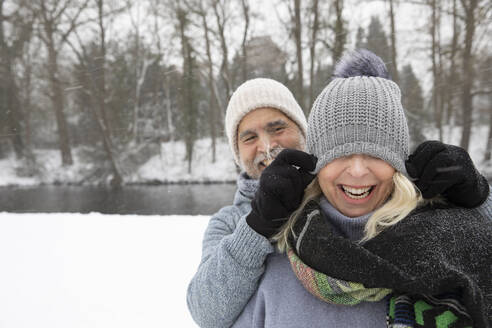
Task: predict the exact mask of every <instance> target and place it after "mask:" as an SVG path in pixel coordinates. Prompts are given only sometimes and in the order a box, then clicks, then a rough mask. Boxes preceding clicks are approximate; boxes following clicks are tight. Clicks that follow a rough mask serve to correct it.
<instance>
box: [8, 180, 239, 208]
mask: <svg viewBox="0 0 492 328" xmlns="http://www.w3.org/2000/svg"><path fill="white" fill-rule="evenodd" d="M235 190H236V185H235V184H207V185H203V184H190V185H162V186H125V187H124V188H122V189H120V190H112V189H110V188H105V187H80V186H40V187H3V188H0V212H1V211H7V212H17V213H32V212H36V213H53V212H80V213H88V212H100V213H110V214H144V215H150V214H161V215H169V214H188V215H197V214H203V215H210V214H213V213H215V212H216V211H217V210H218V209H219V208H221V207H222V206H225V205H228V204H231V203H232V199H233V197H234V192H235Z"/></svg>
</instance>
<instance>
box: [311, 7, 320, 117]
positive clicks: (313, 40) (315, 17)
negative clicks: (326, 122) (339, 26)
mask: <svg viewBox="0 0 492 328" xmlns="http://www.w3.org/2000/svg"><path fill="white" fill-rule="evenodd" d="M318 4H319V2H318V0H314V1H313V8H312V10H311V13H312V15H313V26H312V29H311V44H310V47H309V55H310V65H309V108H311V107H312V106H313V102H314V63H315V60H316V43H317V37H318V30H319V15H318Z"/></svg>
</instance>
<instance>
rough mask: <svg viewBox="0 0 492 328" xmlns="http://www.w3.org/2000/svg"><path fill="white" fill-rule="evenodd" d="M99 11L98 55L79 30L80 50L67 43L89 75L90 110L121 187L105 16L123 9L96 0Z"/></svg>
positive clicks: (115, 183) (115, 180)
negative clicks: (110, 105) (109, 108)
mask: <svg viewBox="0 0 492 328" xmlns="http://www.w3.org/2000/svg"><path fill="white" fill-rule="evenodd" d="M93 1H94V3H95V7H96V12H97V19H96V22H97V27H98V29H97V31H98V36H99V44H98V45H97V46H96V49H97V50H96V51H97V56H96V57H95V59H93V56H92V55H91V54H89V52H88V51H87V49H86V47H85V46H84V44H83V42H82V41H81V39H80V36H79V34H78V33H77V31H75V32H74V33H75V35H76V37H77V40H78V41H79V48H80V49H81V50H80V51H79V50H78V49H77V48H76V47H75V46H74V45H73V43H72V42H70V40H68V41H67V43H68V45H69V46H70V47H71V48H72V50H73V51H74V53H75V54H76V56H77V58H78V60H79V63H80V65H81V67H82V68H84V71H86V72H87V75H88V76H89V80H90V81H89V82H88V83H87V84H88V87H89V90H88V96H89V99H90V101H91V103H92V105H91V106H89V107H90V110H91V112H92V113H93V115H94V119H95V121H96V126H97V127H98V129H99V132H100V134H101V136H102V141H103V147H104V152H105V153H106V156H107V158H108V161H109V163H110V166H111V171H112V174H113V176H112V179H111V185H112V186H113V187H119V186H120V185H121V183H122V182H123V179H122V177H121V173H120V170H119V168H118V164H117V160H116V156H115V154H114V153H113V149H114V145H113V140H112V133H111V124H110V120H109V118H108V114H107V111H106V103H107V101H108V99H107V97H108V96H107V89H106V29H107V26H106V24H105V18H106V17H107V16H109V15H114V14H115V13H117V12H121V11H122V10H123V9H124V7H123V8H113V7H112V6H111V5H109V10H108V11H106V10H105V7H106V5H105V1H104V0H93Z"/></svg>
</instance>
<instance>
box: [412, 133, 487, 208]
mask: <svg viewBox="0 0 492 328" xmlns="http://www.w3.org/2000/svg"><path fill="white" fill-rule="evenodd" d="M405 166H406V168H407V172H408V174H409V175H410V177H412V178H414V179H416V181H414V183H415V184H416V185H417V187H418V188H419V189H420V191H421V192H422V196H423V197H424V198H432V197H434V196H436V195H437V194H441V195H443V196H444V197H445V198H446V199H447V200H448V201H449V202H451V203H453V204H455V205H459V206H463V207H469V208H471V207H476V206H479V205H480V204H482V203H483V202H484V201H485V199H487V196H488V195H489V184H488V183H487V180H486V179H485V177H483V176H482V175H481V174H480V173H479V172H478V171H477V170H476V169H475V166H474V165H473V161H472V160H471V158H470V156H469V155H468V153H467V152H466V151H465V150H464V149H463V148H460V147H457V146H453V145H447V144H444V143H442V142H439V141H425V142H423V143H422V144H420V145H419V146H418V147H417V149H416V150H415V152H414V153H413V154H412V155H410V156H409V158H408V160H407V161H406V162H405Z"/></svg>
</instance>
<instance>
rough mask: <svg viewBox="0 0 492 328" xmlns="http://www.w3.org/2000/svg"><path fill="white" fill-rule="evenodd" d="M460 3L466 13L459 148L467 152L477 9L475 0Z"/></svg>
mask: <svg viewBox="0 0 492 328" xmlns="http://www.w3.org/2000/svg"><path fill="white" fill-rule="evenodd" d="M462 3H463V7H464V8H465V12H466V16H465V18H466V20H465V22H466V26H465V47H464V49H463V88H462V98H461V103H462V108H463V130H462V134H461V142H460V146H461V147H462V148H464V149H465V150H468V146H469V144H470V135H471V125H472V113H473V98H472V94H471V89H472V87H473V79H474V69H473V57H472V48H473V38H474V36H475V9H476V7H477V0H470V1H468V6H467V5H466V4H465V0H462Z"/></svg>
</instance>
